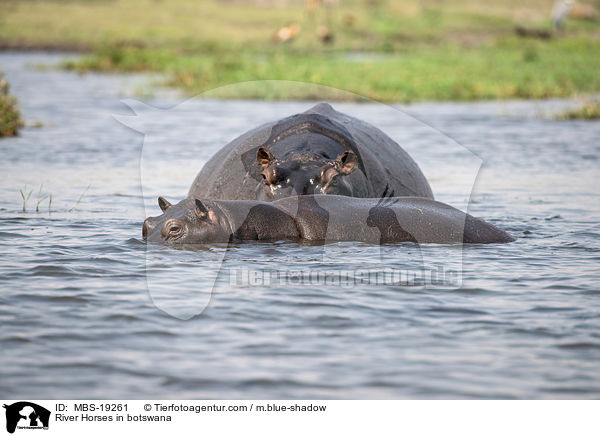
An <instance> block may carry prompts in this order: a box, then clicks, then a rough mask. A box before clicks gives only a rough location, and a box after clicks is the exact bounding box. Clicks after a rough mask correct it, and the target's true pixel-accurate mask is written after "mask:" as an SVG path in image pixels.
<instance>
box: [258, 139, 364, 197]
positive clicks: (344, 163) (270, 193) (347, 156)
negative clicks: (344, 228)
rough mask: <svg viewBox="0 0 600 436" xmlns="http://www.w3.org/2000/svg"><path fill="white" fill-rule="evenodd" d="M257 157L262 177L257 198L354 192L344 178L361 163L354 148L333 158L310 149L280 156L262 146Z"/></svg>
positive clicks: (347, 193)
mask: <svg viewBox="0 0 600 436" xmlns="http://www.w3.org/2000/svg"><path fill="white" fill-rule="evenodd" d="M256 160H257V162H258V166H259V167H260V169H261V175H262V177H263V182H262V183H261V184H260V185H259V186H258V190H257V199H258V200H263V201H274V200H277V199H280V198H284V197H290V196H295V195H311V194H337V195H347V196H352V195H353V190H352V185H351V184H350V183H349V181H348V180H346V179H345V176H347V175H348V174H351V173H352V172H353V171H354V170H355V169H356V167H357V166H358V157H357V156H356V154H355V153H354V152H353V151H349V150H347V151H344V152H343V153H342V154H340V155H339V156H338V157H337V158H336V159H333V160H331V159H328V158H326V157H325V156H322V155H317V154H307V153H296V154H292V155H291V156H290V157H289V158H288V159H284V160H281V159H276V158H275V157H274V156H273V155H272V154H271V153H270V152H269V151H268V150H267V149H266V148H265V147H260V148H259V149H258V151H257V153H256Z"/></svg>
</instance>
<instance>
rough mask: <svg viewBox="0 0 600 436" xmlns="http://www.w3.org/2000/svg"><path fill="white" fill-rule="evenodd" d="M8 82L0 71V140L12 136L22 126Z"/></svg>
mask: <svg viewBox="0 0 600 436" xmlns="http://www.w3.org/2000/svg"><path fill="white" fill-rule="evenodd" d="M9 88H10V87H9V86H8V82H7V81H6V80H5V79H4V73H2V71H0V138H1V137H2V136H14V135H16V134H17V132H18V130H19V128H20V127H22V126H23V121H21V115H20V114H19V109H18V108H17V99H16V98H14V97H12V96H11V95H10V94H9Z"/></svg>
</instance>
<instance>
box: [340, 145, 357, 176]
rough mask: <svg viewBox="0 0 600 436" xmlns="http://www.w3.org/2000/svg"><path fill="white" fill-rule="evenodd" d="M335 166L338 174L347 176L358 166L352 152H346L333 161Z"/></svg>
mask: <svg viewBox="0 0 600 436" xmlns="http://www.w3.org/2000/svg"><path fill="white" fill-rule="evenodd" d="M335 166H336V168H338V170H339V172H340V174H342V175H343V176H347V175H348V174H350V173H352V171H354V170H355V169H356V167H357V166H358V156H356V153H354V152H353V151H349V150H346V151H345V152H343V153H342V154H340V155H339V156H338V158H337V159H336V160H335Z"/></svg>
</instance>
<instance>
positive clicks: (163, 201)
mask: <svg viewBox="0 0 600 436" xmlns="http://www.w3.org/2000/svg"><path fill="white" fill-rule="evenodd" d="M158 207H160V210H162V211H163V212H165V211H166V210H167V209H168V208H170V207H171V203H169V202H168V201H167V199H166V198H165V197H163V196H160V197H158Z"/></svg>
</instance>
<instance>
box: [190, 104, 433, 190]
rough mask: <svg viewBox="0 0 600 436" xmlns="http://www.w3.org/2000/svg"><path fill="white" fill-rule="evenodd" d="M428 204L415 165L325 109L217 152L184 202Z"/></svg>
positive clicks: (380, 138) (378, 134) (372, 130)
mask: <svg viewBox="0 0 600 436" xmlns="http://www.w3.org/2000/svg"><path fill="white" fill-rule="evenodd" d="M386 188H387V189H389V192H394V193H395V195H397V196H411V197H412V196H414V197H425V198H431V199H433V194H432V192H431V188H430V186H429V183H428V182H427V180H426V179H425V176H424V175H423V173H422V172H421V170H420V168H419V166H418V165H417V163H416V162H415V161H414V160H413V159H412V158H411V157H410V156H409V154H408V153H407V152H406V151H404V150H403V149H402V148H401V147H400V145H398V144H397V143H396V142H395V141H394V140H392V139H391V138H390V137H389V136H387V135H386V134H385V133H383V132H382V131H381V130H379V129H378V128H376V127H375V126H373V125H371V124H369V123H366V122H364V121H361V120H359V119H357V118H353V117H350V116H348V115H345V114H343V113H341V112H338V111H336V110H335V109H334V108H333V107H331V106H330V105H328V104H326V103H320V104H318V105H316V106H314V107H313V108H311V109H309V110H307V111H306V112H303V113H301V114H296V115H292V116H289V117H287V118H284V119H282V120H278V121H274V122H271V123H267V124H264V125H262V126H259V127H257V128H255V129H253V130H251V131H249V132H246V133H244V134H243V135H241V136H239V137H238V138H236V139H234V140H233V141H231V142H230V143H229V144H227V145H225V146H224V147H223V148H222V149H220V150H219V151H217V152H216V153H215V154H214V155H213V157H212V158H211V159H209V161H208V162H207V163H206V164H205V165H204V167H203V168H202V169H201V170H200V172H199V173H198V175H197V176H196V178H195V180H194V182H193V183H192V186H191V187H190V190H189V192H188V195H187V196H188V197H189V198H213V199H221V200H263V201H274V200H277V199H280V198H284V197H288V196H295V195H307V194H329V195H333V194H334V195H345V196H351V197H361V198H379V197H381V195H382V193H383V192H384V190H386Z"/></svg>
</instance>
